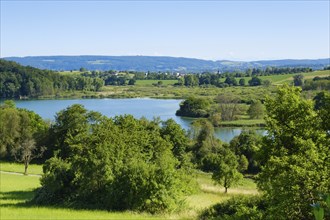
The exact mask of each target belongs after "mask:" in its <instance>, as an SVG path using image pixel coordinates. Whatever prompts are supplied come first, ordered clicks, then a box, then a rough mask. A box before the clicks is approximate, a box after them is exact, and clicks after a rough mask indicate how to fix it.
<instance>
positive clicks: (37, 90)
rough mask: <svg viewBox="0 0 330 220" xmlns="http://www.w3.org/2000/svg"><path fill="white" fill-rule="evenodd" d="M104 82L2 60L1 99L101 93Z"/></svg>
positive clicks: (0, 61)
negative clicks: (73, 93)
mask: <svg viewBox="0 0 330 220" xmlns="http://www.w3.org/2000/svg"><path fill="white" fill-rule="evenodd" d="M103 85H104V81H103V80H102V79H99V78H91V77H84V76H66V75H60V74H59V73H57V72H54V71H50V70H40V69H37V68H33V67H29V66H27V67H25V66H21V65H19V64H17V63H15V62H11V61H5V60H3V59H0V98H24V97H38V96H54V95H56V94H57V93H58V92H62V91H74V90H80V91H99V90H100V89H101V87H102V86H103Z"/></svg>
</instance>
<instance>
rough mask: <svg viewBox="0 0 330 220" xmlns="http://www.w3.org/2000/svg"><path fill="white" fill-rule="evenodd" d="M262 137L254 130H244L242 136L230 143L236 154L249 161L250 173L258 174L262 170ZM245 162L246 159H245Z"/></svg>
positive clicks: (248, 170)
mask: <svg viewBox="0 0 330 220" xmlns="http://www.w3.org/2000/svg"><path fill="white" fill-rule="evenodd" d="M261 141H262V140H261V136H260V135H258V134H257V133H256V132H255V131H254V130H251V129H249V130H243V131H242V132H241V133H240V135H238V136H236V137H234V138H233V139H232V140H231V141H230V148H231V149H232V150H233V151H234V153H235V154H236V155H237V156H239V157H242V156H244V157H245V158H246V159H247V161H248V168H247V172H248V173H257V172H258V171H259V170H260V165H259V162H258V152H259V150H260V147H261ZM243 160H244V159H243Z"/></svg>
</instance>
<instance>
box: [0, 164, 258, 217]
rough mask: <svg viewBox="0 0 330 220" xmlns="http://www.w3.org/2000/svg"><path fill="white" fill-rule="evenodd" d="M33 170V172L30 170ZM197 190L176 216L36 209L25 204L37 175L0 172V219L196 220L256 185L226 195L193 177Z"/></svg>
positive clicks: (246, 183)
mask: <svg viewBox="0 0 330 220" xmlns="http://www.w3.org/2000/svg"><path fill="white" fill-rule="evenodd" d="M31 167H33V169H31V170H30V173H32V172H34V173H35V174H40V173H41V172H40V171H41V165H33V166H31ZM0 169H1V171H4V170H6V171H15V172H16V171H19V170H20V169H23V165H22V164H13V163H12V164H9V163H3V162H1V163H0ZM33 170H34V171H33ZM195 177H196V178H197V182H198V183H199V186H200V191H199V192H198V193H197V194H194V195H191V196H188V197H187V198H186V207H185V208H184V209H183V210H182V211H180V212H177V213H172V214H164V215H161V214H159V215H150V214H146V213H136V212H129V211H126V212H108V211H99V210H97V211H95V210H76V209H68V208H62V207H50V206H49V207H46V206H44V207H40V206H34V205H33V204H29V203H28V201H29V200H31V199H32V198H33V195H34V189H36V188H37V187H39V186H40V183H39V177H38V176H32V175H31V176H29V175H28V176H24V175H17V174H8V173H3V172H1V173H0V178H1V183H0V189H1V190H0V191H1V192H0V201H1V203H0V207H1V212H0V219H58V220H60V219H68V218H70V219H196V218H197V216H198V214H199V212H200V211H201V210H203V209H205V208H207V207H209V206H211V205H213V204H215V203H218V202H222V201H225V200H227V199H229V198H231V197H233V196H235V195H239V194H243V195H252V194H257V193H258V191H257V189H256V184H255V183H254V182H253V181H252V180H251V179H243V180H242V181H241V183H240V185H239V186H237V187H234V188H229V190H228V193H227V194H225V193H224V189H223V188H222V187H220V186H218V185H214V183H213V181H212V179H211V175H210V174H207V173H202V172H198V173H196V174H195Z"/></svg>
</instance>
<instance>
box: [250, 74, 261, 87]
mask: <svg viewBox="0 0 330 220" xmlns="http://www.w3.org/2000/svg"><path fill="white" fill-rule="evenodd" d="M261 83H262V80H261V79H260V78H258V77H256V76H253V77H252V79H251V80H249V85H250V86H260V85H261Z"/></svg>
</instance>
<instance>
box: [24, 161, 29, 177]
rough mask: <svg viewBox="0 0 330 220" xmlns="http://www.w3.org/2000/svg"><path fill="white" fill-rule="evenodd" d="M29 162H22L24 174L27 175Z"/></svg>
mask: <svg viewBox="0 0 330 220" xmlns="http://www.w3.org/2000/svg"><path fill="white" fill-rule="evenodd" d="M28 166H29V163H28V162H24V175H28V172H27V169H28Z"/></svg>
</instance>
